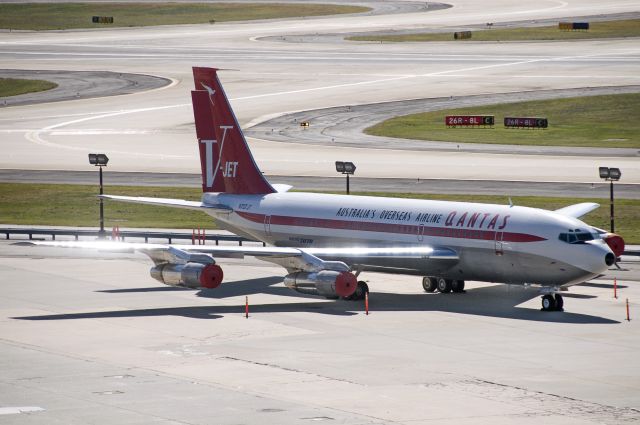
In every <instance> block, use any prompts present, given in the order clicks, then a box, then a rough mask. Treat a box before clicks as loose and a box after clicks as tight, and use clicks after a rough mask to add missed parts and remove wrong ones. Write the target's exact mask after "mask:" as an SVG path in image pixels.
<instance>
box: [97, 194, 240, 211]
mask: <svg viewBox="0 0 640 425" xmlns="http://www.w3.org/2000/svg"><path fill="white" fill-rule="evenodd" d="M98 197H99V198H104V199H112V200H114V201H122V202H132V203H135V204H148V205H161V206H165V207H174V208H176V207H177V208H186V209H190V210H203V209H207V210H215V211H216V212H221V213H225V212H226V213H230V212H231V211H232V209H231V208H229V207H227V206H225V205H210V204H204V203H202V202H200V201H185V200H183V199H167V198H146V197H143V196H120V195H99V196H98Z"/></svg>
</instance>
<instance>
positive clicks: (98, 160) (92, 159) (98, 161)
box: [89, 153, 109, 238]
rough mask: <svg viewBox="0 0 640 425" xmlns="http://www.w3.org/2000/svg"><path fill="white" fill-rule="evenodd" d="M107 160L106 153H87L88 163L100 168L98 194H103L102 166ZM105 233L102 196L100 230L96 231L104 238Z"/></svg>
mask: <svg viewBox="0 0 640 425" xmlns="http://www.w3.org/2000/svg"><path fill="white" fill-rule="evenodd" d="M107 162H109V158H108V157H107V155H105V154H103V153H90V154H89V164H92V165H95V166H96V167H99V168H100V195H102V194H104V190H103V186H102V167H106V166H107ZM105 235H106V233H105V231H104V204H103V200H102V197H100V231H99V232H98V237H99V238H104V237H105Z"/></svg>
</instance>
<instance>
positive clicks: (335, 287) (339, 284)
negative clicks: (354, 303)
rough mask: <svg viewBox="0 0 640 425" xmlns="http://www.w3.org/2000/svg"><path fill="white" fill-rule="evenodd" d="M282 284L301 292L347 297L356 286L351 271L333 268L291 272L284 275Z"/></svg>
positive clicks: (356, 283)
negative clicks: (339, 270)
mask: <svg viewBox="0 0 640 425" xmlns="http://www.w3.org/2000/svg"><path fill="white" fill-rule="evenodd" d="M284 284H285V286H286V287H287V288H290V289H293V290H295V291H298V292H301V293H303V294H311V295H322V296H325V297H349V296H351V295H352V294H353V292H354V291H355V290H356V287H357V286H358V282H357V279H356V277H355V275H353V273H349V272H338V271H333V270H321V271H319V272H311V273H309V272H298V273H291V274H288V275H287V276H285V278H284Z"/></svg>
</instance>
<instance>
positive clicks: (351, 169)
mask: <svg viewBox="0 0 640 425" xmlns="http://www.w3.org/2000/svg"><path fill="white" fill-rule="evenodd" d="M336 171H337V172H338V173H342V174H344V175H346V176H347V195H348V194H349V175H351V174H354V173H355V172H356V165H355V164H354V163H353V162H346V161H336Z"/></svg>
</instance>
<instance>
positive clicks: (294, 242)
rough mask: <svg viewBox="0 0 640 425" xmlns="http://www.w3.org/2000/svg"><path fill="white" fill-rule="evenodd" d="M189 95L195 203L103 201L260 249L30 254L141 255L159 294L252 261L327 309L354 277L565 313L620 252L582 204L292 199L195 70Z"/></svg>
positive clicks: (361, 293) (131, 246)
mask: <svg viewBox="0 0 640 425" xmlns="http://www.w3.org/2000/svg"><path fill="white" fill-rule="evenodd" d="M193 76H194V82H195V90H193V91H192V92H191V100H192V104H193V113H194V119H195V128H196V135H197V139H198V147H199V153H200V165H201V171H202V191H203V194H202V199H201V201H200V202H197V201H185V200H179V199H161V198H147V197H131V196H118V195H101V196H102V197H103V198H106V199H111V200H115V201H124V202H134V203H142V204H151V205H158V206H169V207H177V208H187V209H192V210H199V211H204V212H205V213H207V214H208V215H210V216H211V217H212V218H213V219H214V220H215V222H216V224H217V225H218V227H220V228H222V229H226V230H229V231H231V232H233V233H235V234H237V235H240V236H245V237H247V238H251V239H254V240H257V241H261V242H264V243H265V246H264V247H255V246H254V247H248V246H205V245H167V244H147V243H144V244H143V243H124V242H109V241H95V242H88V241H87V242H82V241H79V242H71V241H69V242H64V241H61V242H53V241H51V242H34V244H38V245H49V246H64V247H77V248H94V249H96V248H97V249H111V250H114V251H138V252H143V253H145V254H146V255H148V256H149V257H150V258H151V259H152V260H153V262H154V264H155V265H154V266H153V267H152V268H151V272H150V273H151V276H152V277H153V278H154V279H156V280H158V281H160V282H162V283H164V284H167V285H172V286H183V287H188V288H194V289H195V288H201V287H202V288H217V287H218V286H220V284H221V283H222V281H223V279H224V272H223V269H222V268H221V267H220V265H219V264H217V263H216V260H215V258H226V257H232V258H243V257H244V256H252V257H256V258H259V259H262V260H265V261H269V262H272V263H275V264H278V265H280V266H282V267H284V268H285V269H286V270H287V275H286V276H285V278H284V284H285V286H287V287H288V288H290V289H293V290H295V291H298V292H301V293H305V294H313V295H320V296H324V297H326V298H330V299H338V298H342V299H348V300H360V299H363V298H364V297H365V296H366V294H367V293H368V291H369V288H368V285H367V284H366V283H365V282H364V281H362V280H358V278H359V276H360V274H361V273H363V272H382V273H395V274H406V275H416V276H421V277H422V286H423V289H424V290H425V291H426V292H435V291H438V292H440V293H441V294H447V293H450V292H457V293H463V292H464V287H465V280H474V281H484V282H494V283H505V284H517V285H526V286H530V285H531V286H536V287H538V288H539V291H540V294H541V296H542V310H543V311H562V310H563V305H564V301H563V298H562V295H561V294H560V293H559V292H561V291H565V290H567V288H568V287H569V286H572V285H576V284H579V283H582V282H585V281H587V280H590V279H592V278H595V277H597V276H599V275H601V273H603V272H604V271H605V270H607V268H608V267H610V266H612V265H614V264H616V259H617V258H618V257H619V256H620V255H621V254H622V252H623V251H624V240H623V239H622V237H620V236H619V235H616V234H613V233H607V232H606V231H604V230H601V229H598V228H595V227H592V226H589V225H588V224H586V223H584V222H582V221H580V220H579V218H580V217H582V216H584V215H585V214H587V213H589V212H590V211H593V210H594V209H596V208H598V206H599V205H598V204H596V203H580V204H575V205H571V206H567V207H564V208H560V209H558V210H555V211H548V210H543V209H537V208H528V207H522V206H516V205H513V204H511V202H510V203H509V205H494V204H482V203H468V202H448V201H434V200H412V199H397V198H384V197H371V196H350V195H334V194H320V193H302V192H290V191H289V189H291V186H288V185H279V184H271V183H269V182H268V181H267V179H266V178H265V176H264V175H263V174H262V173H261V171H260V169H259V168H258V166H257V165H256V163H255V161H254V158H253V156H252V154H251V151H250V149H249V146H248V144H247V141H246V140H245V138H244V135H243V133H242V130H241V128H240V125H239V124H238V120H237V119H236V117H235V115H234V113H233V110H232V108H231V105H230V104H229V100H228V99H227V96H226V94H225V92H224V90H223V88H222V84H221V83H220V80H219V78H218V69H216V68H204V67H194V68H193Z"/></svg>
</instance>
